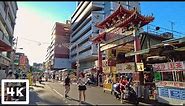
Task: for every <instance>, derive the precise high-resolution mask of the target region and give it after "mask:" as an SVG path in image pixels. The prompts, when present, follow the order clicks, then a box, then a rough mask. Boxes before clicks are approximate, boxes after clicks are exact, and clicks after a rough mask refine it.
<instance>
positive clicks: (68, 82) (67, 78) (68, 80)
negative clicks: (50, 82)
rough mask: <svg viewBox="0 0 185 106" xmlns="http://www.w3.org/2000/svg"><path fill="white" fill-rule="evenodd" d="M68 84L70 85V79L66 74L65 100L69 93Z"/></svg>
mask: <svg viewBox="0 0 185 106" xmlns="http://www.w3.org/2000/svg"><path fill="white" fill-rule="evenodd" d="M70 83H71V79H70V78H69V74H68V75H67V77H66V78H65V80H64V86H65V98H66V97H68V93H69V91H70Z"/></svg>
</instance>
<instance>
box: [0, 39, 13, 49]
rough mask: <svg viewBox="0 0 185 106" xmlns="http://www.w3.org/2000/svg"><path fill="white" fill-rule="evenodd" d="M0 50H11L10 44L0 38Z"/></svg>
mask: <svg viewBox="0 0 185 106" xmlns="http://www.w3.org/2000/svg"><path fill="white" fill-rule="evenodd" d="M0 51H12V46H10V45H8V44H6V43H5V42H3V41H2V40H0Z"/></svg>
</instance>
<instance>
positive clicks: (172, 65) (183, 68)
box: [153, 61, 185, 105]
mask: <svg viewBox="0 0 185 106" xmlns="http://www.w3.org/2000/svg"><path fill="white" fill-rule="evenodd" d="M153 69H154V71H155V84H156V90H157V100H158V102H162V103H167V104H170V105H183V104H185V62H184V61H178V62H167V63H159V64H153Z"/></svg>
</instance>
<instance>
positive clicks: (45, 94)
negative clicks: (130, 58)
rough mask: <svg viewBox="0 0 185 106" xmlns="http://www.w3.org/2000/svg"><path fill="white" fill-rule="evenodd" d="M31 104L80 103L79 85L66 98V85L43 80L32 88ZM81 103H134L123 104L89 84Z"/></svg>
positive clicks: (131, 105) (108, 93)
mask: <svg viewBox="0 0 185 106" xmlns="http://www.w3.org/2000/svg"><path fill="white" fill-rule="evenodd" d="M30 104H32V105H79V101H78V87H77V85H76V84H72V85H71V90H70V92H69V97H68V98H64V86H63V83H61V82H58V81H56V82H43V84H37V86H36V87H33V89H31V90H30ZM81 105H126V106H128V105H129V106H133V104H131V103H128V102H126V101H124V103H123V104H121V102H120V100H117V99H116V98H115V97H114V96H113V95H111V93H110V92H108V91H107V92H103V88H101V87H97V86H95V87H92V86H87V90H86V101H85V102H84V103H83V104H81ZM140 105H150V106H151V105H156V103H153V104H151V103H141V102H140Z"/></svg>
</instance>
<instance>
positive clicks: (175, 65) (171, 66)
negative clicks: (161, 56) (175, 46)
mask: <svg viewBox="0 0 185 106" xmlns="http://www.w3.org/2000/svg"><path fill="white" fill-rule="evenodd" d="M152 67H153V69H154V71H164V70H183V69H185V66H184V62H183V61H180V62H168V63H160V64H153V65H152Z"/></svg>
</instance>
